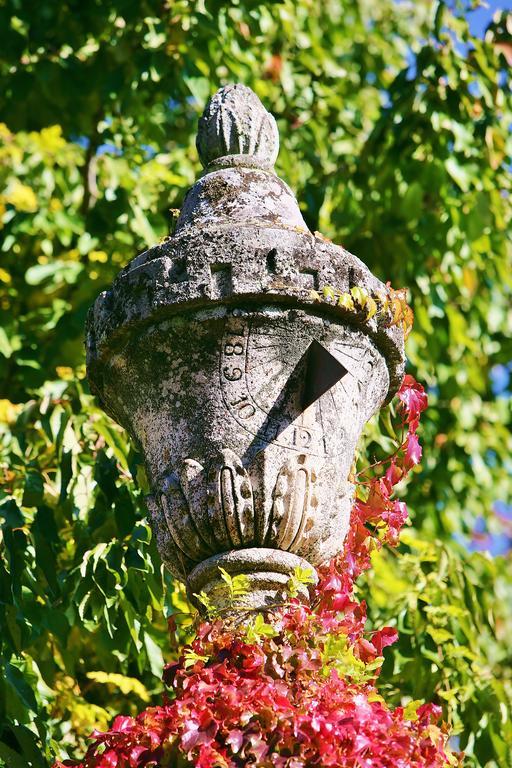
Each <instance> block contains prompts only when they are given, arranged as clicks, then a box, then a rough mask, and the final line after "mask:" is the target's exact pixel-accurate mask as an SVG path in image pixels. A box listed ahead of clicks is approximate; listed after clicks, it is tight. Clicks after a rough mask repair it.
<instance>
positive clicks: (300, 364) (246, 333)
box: [219, 312, 376, 456]
mask: <svg viewBox="0 0 512 768" xmlns="http://www.w3.org/2000/svg"><path fill="white" fill-rule="evenodd" d="M375 363H376V360H375V353H374V352H373V351H372V349H371V348H370V345H369V344H368V343H365V339H364V338H363V337H361V335H360V334H359V333H358V332H357V331H350V330H347V329H345V328H340V326H338V325H336V324H331V325H327V326H326V325H324V324H323V323H322V322H321V321H317V322H311V323H304V322H294V321H293V320H291V319H288V318H287V315H286V313H284V312H278V313H276V314H275V315H274V316H272V315H269V314H265V313H262V314H258V315H245V316H244V315H243V314H240V315H239V316H232V317H230V318H229V319H228V320H227V321H226V326H225V332H224V336H223V339H222V349H221V356H220V371H219V374H220V381H221V388H222V394H223V399H224V404H225V406H226V408H227V409H228V411H229V413H230V414H231V416H232V418H234V419H235V420H236V421H237V422H238V424H239V425H240V426H241V427H242V428H243V429H244V430H246V431H247V432H249V433H250V434H252V435H254V438H255V443H256V442H258V443H263V444H264V443H275V444H277V445H281V446H283V447H286V448H289V449H292V450H296V451H300V452H301V453H307V454H311V455H316V456H335V455H337V454H339V453H340V452H341V451H342V450H343V444H344V442H345V436H346V431H347V429H349V430H351V429H352V425H353V426H354V427H355V426H356V424H358V423H359V420H360V417H359V413H358V410H359V403H360V402H361V397H362V396H363V393H364V390H365V389H366V387H367V385H368V381H369V378H370V375H371V371H372V368H373V366H374V365H375ZM347 424H348V426H347Z"/></svg>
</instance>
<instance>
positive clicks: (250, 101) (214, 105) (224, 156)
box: [196, 84, 279, 170]
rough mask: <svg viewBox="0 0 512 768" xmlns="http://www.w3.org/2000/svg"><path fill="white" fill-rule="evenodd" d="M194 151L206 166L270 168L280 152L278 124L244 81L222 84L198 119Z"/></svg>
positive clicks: (213, 167) (209, 168) (211, 168)
mask: <svg viewBox="0 0 512 768" xmlns="http://www.w3.org/2000/svg"><path fill="white" fill-rule="evenodd" d="M196 145H197V151H198V152H199V157H200V159H201V162H202V164H203V166H204V167H205V168H208V170H214V169H215V168H222V167H230V166H245V167H255V168H261V169H264V170H271V169H272V168H273V166H274V163H275V161H276V158H277V153H278V152H279V133H278V130H277V124H276V121H275V120H274V118H273V116H272V115H271V114H270V112H267V110H266V109H265V107H264V106H263V104H262V103H261V101H260V100H259V98H258V97H257V96H256V94H255V93H254V91H251V89H250V88H248V87H247V86H246V85H241V84H237V85H225V86H224V87H223V88H220V89H219V90H218V91H217V93H216V94H214V96H212V98H211V99H210V101H209V102H208V104H207V105H206V107H205V110H204V112H203V115H202V117H201V118H200V120H199V128H198V132H197V140H196Z"/></svg>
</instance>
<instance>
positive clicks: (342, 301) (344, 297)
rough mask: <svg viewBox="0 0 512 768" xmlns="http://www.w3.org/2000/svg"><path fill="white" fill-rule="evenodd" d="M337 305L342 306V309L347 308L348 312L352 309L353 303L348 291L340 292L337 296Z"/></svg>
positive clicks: (353, 307)
mask: <svg viewBox="0 0 512 768" xmlns="http://www.w3.org/2000/svg"><path fill="white" fill-rule="evenodd" d="M338 306H339V307H343V308H344V309H348V310H349V311H350V312H353V311H354V309H355V305H354V302H353V300H352V296H351V295H350V293H341V294H340V295H339V296H338Z"/></svg>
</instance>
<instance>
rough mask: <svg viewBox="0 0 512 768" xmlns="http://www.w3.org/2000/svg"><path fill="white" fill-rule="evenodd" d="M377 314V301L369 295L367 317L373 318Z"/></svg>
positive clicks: (368, 318)
mask: <svg viewBox="0 0 512 768" xmlns="http://www.w3.org/2000/svg"><path fill="white" fill-rule="evenodd" d="M376 314H377V302H376V301H375V300H374V299H372V298H371V296H368V298H367V299H366V319H367V320H371V319H372V317H373V316H374V315H376Z"/></svg>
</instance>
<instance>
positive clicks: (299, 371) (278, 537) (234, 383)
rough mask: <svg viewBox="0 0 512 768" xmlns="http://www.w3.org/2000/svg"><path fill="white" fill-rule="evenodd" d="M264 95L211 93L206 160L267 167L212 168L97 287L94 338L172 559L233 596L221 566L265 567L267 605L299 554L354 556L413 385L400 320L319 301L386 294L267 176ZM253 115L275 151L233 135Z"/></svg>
mask: <svg viewBox="0 0 512 768" xmlns="http://www.w3.org/2000/svg"><path fill="white" fill-rule="evenodd" d="M247 90H248V89H245V88H243V89H241V90H240V88H239V87H238V86H236V87H235V88H233V87H228V90H227V92H226V93H223V90H221V92H219V94H218V95H216V97H214V99H213V100H212V102H210V105H209V106H208V108H207V110H206V112H205V116H204V117H203V118H202V121H203V122H202V124H201V125H202V128H201V129H200V140H199V143H200V145H201V147H202V149H201V153H202V156H203V159H204V162H210V163H211V162H212V159H211V158H213V155H216V154H218V152H230V153H233V144H232V142H233V141H238V142H239V144H237V146H239V147H241V148H242V150H243V152H246V153H249V152H250V151H251V147H252V148H253V149H254V147H256V148H258V147H263V148H262V149H261V152H260V155H254V157H256V158H257V163H256V165H257V164H258V163H260V160H259V159H258V158H260V159H261V157H263V156H265V158H266V160H265V162H264V163H263V166H262V165H261V163H260V166H259V167H246V165H247V164H245V165H240V163H239V158H231V159H230V158H224V160H225V163H224V164H225V165H226V167H224V168H221V169H220V170H219V169H217V170H213V171H212V172H210V173H207V174H206V175H205V176H203V177H202V179H201V180H200V181H199V182H198V183H197V184H196V185H195V186H194V187H193V188H192V190H191V191H190V192H189V193H188V195H187V198H186V200H185V203H184V206H183V209H182V212H181V215H180V218H179V220H178V225H177V228H176V233H175V235H174V236H173V237H172V238H171V239H170V240H168V241H167V242H165V243H163V244H161V245H158V246H155V247H154V248H151V249H150V250H148V251H146V252H145V253H143V254H141V255H140V256H138V257H137V258H135V259H134V260H133V261H132V262H131V263H130V264H129V265H128V266H127V267H126V269H124V270H123V271H122V272H121V273H120V275H119V276H118V278H117V279H116V280H115V282H114V284H113V286H112V288H111V289H110V290H108V291H105V292H104V293H103V294H101V295H100V296H99V297H98V299H97V301H96V303H95V305H94V307H93V309H92V310H91V313H90V316H89V321H88V339H87V347H88V375H89V380H90V382H91V386H92V388H93V390H94V391H96V392H97V394H98V395H99V397H100V398H101V401H102V403H103V405H104V407H105V409H106V410H107V411H108V412H109V413H110V414H111V415H112V416H113V417H114V418H115V419H116V420H117V421H119V422H120V423H121V424H122V425H123V426H124V427H125V428H126V429H127V430H128V431H129V433H130V434H131V436H132V437H133V438H134V440H135V441H136V443H137V444H138V446H139V447H140V449H141V450H142V452H143V455H144V458H145V462H146V465H147V467H148V472H149V476H150V481H151V486H152V494H151V496H150V497H149V499H148V507H149V510H150V513H151V517H152V521H153V526H154V530H155V533H156V536H157V540H158V544H159V548H160V552H161V554H162V557H163V559H164V562H165V563H166V564H167V566H168V567H169V568H170V570H171V571H172V572H173V573H174V574H175V575H176V576H177V577H179V578H182V579H185V580H188V583H189V591H190V593H191V594H193V593H195V592H198V591H199V590H200V589H204V590H205V591H206V592H207V593H209V594H210V596H211V598H212V599H213V600H214V601H216V602H217V603H218V604H219V605H220V604H223V603H224V602H225V597H226V596H225V588H224V587H223V586H222V580H221V579H219V570H218V566H219V565H221V566H222V567H224V568H226V570H228V572H231V573H237V572H240V573H242V572H243V573H249V574H250V581H251V594H250V595H249V596H248V597H247V599H246V602H248V603H249V604H250V605H252V606H254V607H256V608H262V607H264V606H266V605H268V603H269V602H271V601H272V600H275V599H279V596H280V595H281V593H282V590H283V585H284V584H285V583H286V580H287V579H288V576H289V574H290V572H291V571H292V570H293V568H294V567H295V565H299V564H304V562H307V563H309V564H310V565H312V566H317V565H319V564H321V563H323V562H325V561H327V560H328V559H329V558H331V557H332V556H333V555H334V554H336V553H337V552H339V551H340V549H341V547H342V544H343V539H344V537H345V535H346V532H347V529H348V524H349V513H350V507H351V503H352V495H353V488H352V486H351V484H350V482H349V480H348V475H349V471H350V466H351V464H352V461H353V455H354V450H355V446H356V443H357V440H358V438H359V435H360V433H361V429H362V427H363V425H364V423H365V421H366V420H367V419H368V418H369V417H370V416H371V415H372V414H373V413H374V412H375V411H376V410H377V409H378V408H379V407H380V406H381V405H382V403H383V402H384V401H385V400H386V399H387V398H389V397H390V396H391V395H392V394H393V393H394V391H396V389H397V387H398V385H399V383H400V380H401V377H402V375H403V364H404V357H403V335H402V332H401V331H400V330H399V329H398V328H396V327H393V328H384V327H382V325H379V324H378V323H377V320H376V318H372V319H370V320H368V319H366V317H365V315H364V314H357V313H347V312H346V311H345V310H343V309H342V308H341V307H336V306H332V305H329V304H319V303H317V302H314V301H313V298H312V295H311V290H312V289H314V288H319V287H321V286H323V285H331V286H334V287H336V288H337V289H339V290H340V291H347V290H349V289H350V288H351V287H353V286H359V287H362V288H364V289H365V290H366V291H368V292H375V291H385V290H386V289H385V286H384V285H382V283H380V282H379V281H378V280H377V279H376V278H375V277H374V276H373V275H372V274H371V273H370V272H369V270H368V269H367V267H366V266H365V265H364V264H363V263H362V262H360V261H359V260H358V259H357V258H356V257H355V256H353V255H352V254H350V253H348V252H347V251H345V250H344V249H342V248H340V247H339V246H336V245H333V244H332V243H329V242H326V241H324V240H321V239H319V238H316V237H315V236H313V235H312V234H311V233H310V232H309V231H308V230H307V228H306V225H305V223H304V221H303V219H302V216H301V214H300V211H299V208H298V205H297V202H296V200H295V198H294V196H293V194H292V193H291V191H290V189H289V188H288V187H287V186H286V185H285V184H284V182H282V181H281V180H280V179H278V178H277V177H276V176H275V174H273V173H271V172H270V171H269V170H263V169H262V168H263V167H264V166H265V163H266V164H267V166H268V164H269V163H270V160H271V159H272V158H273V155H272V153H271V152H270V149H269V147H270V144H271V142H270V138H268V139H267V138H264V140H263V139H261V137H266V136H267V132H270V133H268V136H270V135H271V129H270V128H269V127H268V126H269V125H270V123H269V122H268V120H267V118H266V117H265V115H267V117H268V113H266V112H265V110H264V109H263V107H262V106H261V104H259V102H258V104H259V107H258V108H256V107H253V106H251V105H253V103H254V99H256V97H255V96H254V94H252V96H251V97H249V96H247V94H246V92H247ZM249 93H251V92H249ZM240 94H241V99H242V100H241V102H240V104H239V102H238V101H237V99H238V98H239V95H240ZM256 101H257V99H256ZM219 104H220V105H221V106H220V107H219ZM226 104H228V105H229V110H228V111H229V114H228V115H227V117H226V114H225V113H224V112H223V111H222V110H224V109H225V105H226ZM238 104H239V106H237V105H238ZM220 108H221V117H220V118H219V109H220ZM253 108H254V110H255V112H256V118H255V119H256V121H260V123H261V125H263V128H262V129H261V130H260V129H257V130H256V134H257V136H259V137H260V139H261V141H262V143H261V145H260V144H258V142H257V141H256V143H255V140H253V139H252V138H251V139H250V140H249V139H246V138H244V140H243V141H242V140H241V139H239V138H236V136H235V138H233V136H234V134H233V131H232V129H230V131H231V132H229V131H228V135H227V138H226V136H225V132H226V130H227V129H226V127H225V126H226V124H227V123H226V121H228V122H229V121H230V120H231V121H232V123H233V125H236V126H238V127H237V128H236V130H237V131H239V132H240V131H242V128H240V126H244V127H243V131H242V132H243V135H244V137H247V136H249V135H250V136H252V134H251V130H253V128H254V126H252V124H251V109H253ZM237 109H239V110H240V114H239V113H238V112H237ZM212 116H213V117H212ZM211 120H213V121H214V124H210V121H211ZM237 121H238V122H237ZM230 125H231V123H230ZM219 126H220V128H219ZM235 133H236V131H235ZM217 134H221V135H222V136H224V138H225V141H224V140H223V141H224V143H220V144H219V143H217V144H215V141H214V140H213V138H212V136H213V135H217ZM201 136H202V138H201ZM205 136H206V137H207V138H205ZM258 140H259V139H258ZM219 141H220V138H219ZM276 146H277V144H276ZM265 153H266V154H265ZM249 156H250V155H249ZM214 159H215V164H216V166H219V165H220V166H222V164H223V163H222V162H221V163H219V162H218V160H219V158H218V157H215V158H214ZM272 162H273V159H272ZM249 165H250V163H249ZM294 564H295V565H294Z"/></svg>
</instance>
